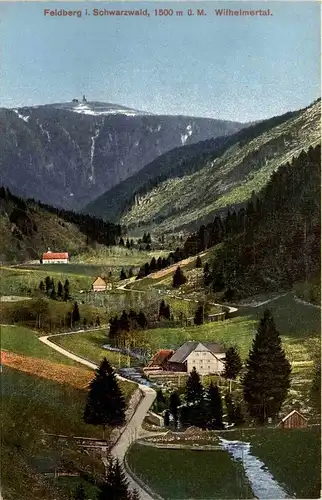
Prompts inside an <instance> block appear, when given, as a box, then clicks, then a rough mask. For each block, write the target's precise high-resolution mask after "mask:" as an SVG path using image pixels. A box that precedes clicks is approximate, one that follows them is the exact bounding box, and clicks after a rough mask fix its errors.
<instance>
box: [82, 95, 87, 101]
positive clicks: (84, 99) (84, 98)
mask: <svg viewBox="0 0 322 500" xmlns="http://www.w3.org/2000/svg"><path fill="white" fill-rule="evenodd" d="M83 102H87V99H86V97H85V94H84V95H83Z"/></svg>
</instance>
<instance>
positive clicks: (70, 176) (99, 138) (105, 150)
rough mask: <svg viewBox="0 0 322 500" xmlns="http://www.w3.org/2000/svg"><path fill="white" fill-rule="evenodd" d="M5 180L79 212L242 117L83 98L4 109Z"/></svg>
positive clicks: (28, 194) (1, 162) (0, 144)
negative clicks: (164, 111) (154, 110)
mask: <svg viewBox="0 0 322 500" xmlns="http://www.w3.org/2000/svg"><path fill="white" fill-rule="evenodd" d="M0 125H1V129H2V133H1V135H0V149H1V158H0V168H1V173H2V183H3V185H5V186H7V187H8V188H9V189H10V190H11V191H12V192H13V193H15V194H17V195H19V196H22V197H25V198H35V199H38V200H40V201H42V202H45V203H48V204H51V205H54V206H58V207H63V208H66V209H73V210H77V209H79V208H81V207H84V206H85V205H86V204H87V203H89V202H90V201H92V200H94V199H96V198H97V197H98V196H100V195H101V194H103V193H104V192H105V191H107V190H108V189H110V188H112V187H113V186H115V185H116V184H118V183H119V182H121V181H123V180H125V179H126V178H128V177H129V176H131V175H133V174H134V173H136V172H138V171H139V170H140V169H141V168H143V167H144V166H145V165H147V164H148V163H150V162H151V161H153V160H154V159H155V158H156V157H157V156H160V155H162V154H163V153H165V152H166V151H169V150H171V149H173V148H175V147H178V146H182V145H186V144H187V145H189V144H194V143H196V142H198V141H201V140H204V139H208V138H212V137H218V136H226V135H229V134H232V133H234V132H236V131H237V130H240V129H241V128H242V127H244V126H245V125H243V124H241V123H235V122H229V121H223V120H214V119H210V118H193V117H189V116H166V115H154V114H150V113H146V112H143V111H137V110H134V109H130V108H127V107H125V106H121V105H118V104H111V103H102V102H88V101H86V98H85V99H84V101H82V100H79V101H77V100H76V99H74V100H73V101H72V102H68V103H56V104H48V105H43V106H32V107H22V108H16V109H5V108H0Z"/></svg>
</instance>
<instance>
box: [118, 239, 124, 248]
mask: <svg viewBox="0 0 322 500" xmlns="http://www.w3.org/2000/svg"><path fill="white" fill-rule="evenodd" d="M119 245H120V246H121V247H124V240H123V238H120V241H119Z"/></svg>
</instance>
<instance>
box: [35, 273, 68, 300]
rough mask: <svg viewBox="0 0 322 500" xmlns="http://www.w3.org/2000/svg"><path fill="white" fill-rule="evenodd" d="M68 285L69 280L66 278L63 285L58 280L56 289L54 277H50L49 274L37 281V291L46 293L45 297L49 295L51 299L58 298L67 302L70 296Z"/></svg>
mask: <svg viewBox="0 0 322 500" xmlns="http://www.w3.org/2000/svg"><path fill="white" fill-rule="evenodd" d="M69 287H70V284H69V280H68V279H66V280H65V282H64V285H63V284H62V282H61V281H58V283H57V289H56V285H55V281H54V278H51V277H50V276H46V278H45V280H44V281H43V280H41V281H40V283H39V291H40V292H41V293H42V294H46V295H47V297H50V298H51V299H53V300H58V299H60V300H63V301H64V302H67V301H68V300H70V298H71V296H70V291H69Z"/></svg>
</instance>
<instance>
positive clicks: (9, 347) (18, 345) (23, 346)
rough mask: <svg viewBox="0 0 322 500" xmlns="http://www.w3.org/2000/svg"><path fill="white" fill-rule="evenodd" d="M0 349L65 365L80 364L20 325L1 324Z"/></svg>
mask: <svg viewBox="0 0 322 500" xmlns="http://www.w3.org/2000/svg"><path fill="white" fill-rule="evenodd" d="M0 335H1V337H0V338H1V349H5V350H6V351H10V352H14V353H17V354H24V355H26V356H31V357H33V358H40V359H48V360H50V361H53V362H57V363H63V364H66V365H72V366H80V365H79V364H78V363H76V362H75V361H73V360H71V359H69V358H67V357H66V356H63V355H62V354H59V352H57V351H55V350H54V349H51V348H50V347H49V346H47V345H45V344H43V343H42V342H40V340H39V339H38V337H37V335H36V333H35V332H34V331H33V330H30V329H29V328H24V327H22V326H1V333H0Z"/></svg>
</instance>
